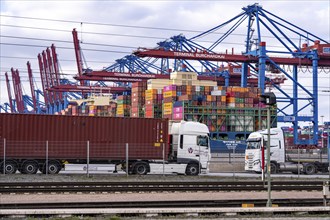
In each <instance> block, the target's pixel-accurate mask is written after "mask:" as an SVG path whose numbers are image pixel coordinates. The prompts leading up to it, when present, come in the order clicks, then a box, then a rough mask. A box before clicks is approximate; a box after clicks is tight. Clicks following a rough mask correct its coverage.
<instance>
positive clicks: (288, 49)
mask: <svg viewBox="0 0 330 220" xmlns="http://www.w3.org/2000/svg"><path fill="white" fill-rule="evenodd" d="M246 19H247V21H248V22H247V23H248V24H247V30H246V31H247V35H246V39H245V42H246V45H245V50H244V52H243V53H242V54H234V53H232V54H228V53H217V52H214V51H215V50H216V48H218V46H219V45H220V44H221V43H222V42H223V41H224V40H225V39H226V38H227V37H228V36H230V35H231V34H232V33H233V32H234V31H235V30H236V29H237V28H238V27H239V26H240V25H241V24H242V23H243V21H245V20H246ZM229 24H233V25H232V26H230V27H229V28H228V29H227V30H226V31H225V33H224V34H223V35H222V36H221V37H220V38H218V39H217V40H216V41H215V42H214V43H213V44H212V45H210V46H209V47H203V48H202V50H199V51H187V50H185V48H183V47H181V48H176V49H173V48H172V47H157V48H154V49H146V48H140V49H139V50H137V51H136V52H135V53H134V54H135V55H137V56H140V57H156V58H170V59H179V60H199V61H201V60H202V61H207V62H209V61H215V62H235V63H241V64H242V75H241V86H242V87H247V84H248V80H247V79H248V74H247V73H248V67H250V68H252V69H254V70H256V71H257V79H258V87H259V88H260V89H261V92H262V93H264V92H265V84H266V82H267V81H269V82H270V83H271V84H272V85H273V86H274V88H276V89H277V90H278V92H279V93H280V94H281V95H279V96H277V100H278V102H282V103H287V105H285V106H284V107H280V108H278V113H281V114H283V115H282V116H278V122H291V123H292V124H293V127H294V142H295V144H298V145H317V140H318V137H317V136H318V126H317V124H318V97H317V96H318V82H317V80H318V78H317V75H318V68H320V67H321V68H329V67H330V44H329V42H327V41H326V40H324V39H322V38H320V37H317V36H315V35H314V34H312V33H310V32H308V31H306V30H304V29H302V28H300V27H298V26H296V25H294V24H292V23H290V22H288V21H286V20H284V19H282V18H280V17H278V16H276V15H274V14H272V13H270V12H268V11H266V10H265V9H263V8H262V7H261V6H260V5H258V4H254V5H250V6H247V7H244V8H243V12H242V13H240V14H239V15H237V16H235V17H234V18H232V19H230V20H228V21H226V22H224V23H223V24H221V25H219V26H217V27H215V28H212V29H210V30H208V31H205V32H203V33H201V34H199V35H197V36H195V37H192V38H190V39H189V41H190V42H192V41H193V40H195V39H200V38H202V37H204V36H207V35H208V34H210V33H212V32H215V31H216V30H219V29H221V28H223V27H225V26H227V27H228V26H229ZM254 24H255V25H254ZM265 30H266V33H269V34H272V36H273V37H274V39H275V40H276V41H277V43H279V44H280V45H281V46H282V48H281V50H278V51H274V50H268V49H267V47H266V42H265V41H264V39H263V35H262V31H265ZM288 32H289V33H290V34H291V35H288ZM255 33H256V36H255V35H254V34H255ZM292 35H294V36H295V37H297V38H298V41H299V42H298V43H295V42H294V41H293V40H292ZM254 37H256V39H255V43H256V45H257V48H256V49H255V50H253V48H252V43H253V41H254V39H253V38H254ZM301 41H308V42H314V45H312V46H308V45H304V46H303V47H301V46H300V44H299V43H301ZM278 55H282V56H283V55H286V56H289V57H276V56H278ZM281 65H282V66H283V65H289V66H292V69H293V75H292V76H291V75H290V74H289V73H288V71H286V70H285V69H284V68H283V67H281ZM267 66H268V67H271V68H272V69H273V70H275V72H278V73H279V72H280V73H282V74H284V75H285V77H286V78H287V79H289V80H291V81H292V83H293V95H292V96H291V95H289V94H288V92H285V91H284V90H283V89H281V88H280V87H279V86H277V85H276V83H274V82H273V81H272V80H271V79H268V78H267V77H266V68H267ZM308 66H309V67H312V75H313V76H312V78H313V80H312V85H313V89H312V91H311V92H310V91H309V89H307V88H305V87H304V86H303V85H302V83H301V82H300V81H299V76H298V68H301V67H308ZM298 89H299V90H300V91H303V92H304V95H306V96H307V98H306V97H302V96H299V95H298ZM306 101H307V103H306ZM289 106H290V107H291V108H292V109H291V111H290V110H289V109H288V107H289ZM307 106H311V108H312V113H311V115H309V116H303V115H301V111H302V110H303V109H305V108H306V107H307ZM301 121H307V122H312V123H313V125H314V126H313V129H314V134H316V135H314V136H313V138H312V139H310V140H298V123H299V122H301Z"/></svg>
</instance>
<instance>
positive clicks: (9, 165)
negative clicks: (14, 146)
mask: <svg viewBox="0 0 330 220" xmlns="http://www.w3.org/2000/svg"><path fill="white" fill-rule="evenodd" d="M17 168H18V166H17V163H16V162H15V161H10V160H9V161H6V163H5V174H14V173H16V171H17ZM0 173H3V163H2V164H1V166H0Z"/></svg>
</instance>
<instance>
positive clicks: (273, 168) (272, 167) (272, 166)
mask: <svg viewBox="0 0 330 220" xmlns="http://www.w3.org/2000/svg"><path fill="white" fill-rule="evenodd" d="M277 171H278V170H277V165H276V163H270V173H277Z"/></svg>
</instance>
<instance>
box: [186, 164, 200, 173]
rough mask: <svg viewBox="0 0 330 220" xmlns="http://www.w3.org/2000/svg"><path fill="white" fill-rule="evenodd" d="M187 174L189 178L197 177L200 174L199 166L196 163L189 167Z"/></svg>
mask: <svg viewBox="0 0 330 220" xmlns="http://www.w3.org/2000/svg"><path fill="white" fill-rule="evenodd" d="M186 174H187V175H189V176H196V175H198V174H199V166H198V164H196V163H191V164H188V165H187V168H186Z"/></svg>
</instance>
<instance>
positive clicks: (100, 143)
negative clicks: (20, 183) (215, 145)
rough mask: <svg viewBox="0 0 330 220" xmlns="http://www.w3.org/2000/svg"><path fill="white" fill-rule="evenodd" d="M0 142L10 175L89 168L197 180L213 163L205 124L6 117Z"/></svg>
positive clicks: (0, 162) (0, 160)
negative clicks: (103, 166)
mask: <svg viewBox="0 0 330 220" xmlns="http://www.w3.org/2000/svg"><path fill="white" fill-rule="evenodd" d="M0 141H1V143H0V172H2V173H3V172H5V173H7V174H12V173H16V172H20V173H22V174H35V173H37V172H38V171H40V172H41V173H48V174H57V173H59V172H60V171H61V170H62V169H63V168H64V167H65V164H86V163H90V164H114V165H116V167H117V166H118V167H121V168H122V169H123V170H124V171H128V172H129V173H130V174H138V175H144V174H147V173H149V172H154V171H156V172H157V170H158V171H159V170H161V171H165V172H173V173H184V174H186V175H198V174H199V173H201V172H208V169H209V168H208V167H209V161H210V158H211V153H210V146H209V145H210V141H209V130H208V128H207V126H206V125H205V124H202V123H198V122H190V121H189V122H188V121H179V122H173V121H169V120H167V119H153V118H120V117H100V116H94V117H92V116H60V115H34V114H7V113H2V114H0ZM127 164H128V167H127ZM120 165H121V166H120ZM160 167H162V169H161V168H160Z"/></svg>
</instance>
